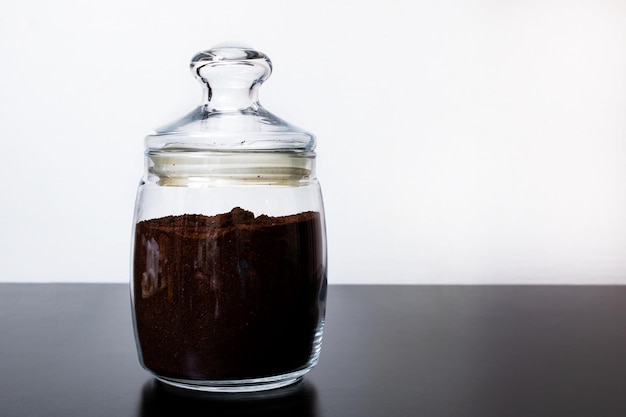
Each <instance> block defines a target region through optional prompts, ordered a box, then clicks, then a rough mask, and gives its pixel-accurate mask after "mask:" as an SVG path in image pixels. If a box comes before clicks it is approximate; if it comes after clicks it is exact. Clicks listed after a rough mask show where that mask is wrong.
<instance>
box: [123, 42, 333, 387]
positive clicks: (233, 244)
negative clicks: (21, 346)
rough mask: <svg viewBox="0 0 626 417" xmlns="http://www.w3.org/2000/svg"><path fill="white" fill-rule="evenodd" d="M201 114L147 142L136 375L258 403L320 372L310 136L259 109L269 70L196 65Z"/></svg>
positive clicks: (196, 61)
mask: <svg viewBox="0 0 626 417" xmlns="http://www.w3.org/2000/svg"><path fill="white" fill-rule="evenodd" d="M191 70H192V72H193V74H194V75H195V76H196V77H197V78H198V79H199V80H200V82H201V84H202V85H203V87H204V97H203V103H202V104H201V105H200V106H199V107H197V108H196V109H195V110H193V111H192V112H191V113H189V114H188V115H187V116H185V117H183V118H182V119H180V120H177V121H176V122H174V123H172V124H170V125H167V126H165V127H164V128H162V129H159V130H157V131H155V132H154V133H153V134H151V135H149V136H147V138H146V141H145V143H146V152H145V174H144V176H143V178H142V181H141V183H140V185H139V188H138V192H137V199H136V206H135V214H134V230H133V232H134V233H133V242H132V247H133V249H132V267H131V275H132V277H131V281H132V282H131V299H132V307H133V324H134V329H135V339H136V342H137V349H138V353H139V360H140V362H141V364H142V366H143V367H144V368H145V369H147V370H148V371H150V372H151V373H152V374H154V375H155V376H156V378H158V379H159V380H161V381H163V382H165V383H168V384H171V385H175V386H179V387H184V388H190V389H196V390H204V391H226V392H228V391H231V392H242V391H259V390H265V389H272V388H277V387H281V386H285V385H289V384H291V383H294V382H296V381H298V380H299V379H300V378H302V376H303V375H304V374H306V373H307V372H309V371H310V370H311V369H312V368H313V367H314V366H315V364H316V363H317V361H318V357H319V353H320V346H321V341H322V332H323V327H324V313H325V301H326V235H325V222H324V209H323V203H322V196H321V191H320V185H319V183H318V180H317V178H316V175H315V152H314V150H315V144H316V141H315V137H314V136H313V135H312V134H310V133H309V132H306V131H304V130H301V129H299V128H296V127H295V126H292V125H290V124H288V123H287V122H285V121H284V120H281V119H279V118H278V117H276V116H274V115H273V114H271V113H270V112H268V111H267V110H265V109H264V108H263V107H262V106H261V104H260V103H259V101H258V88H259V86H260V85H261V84H262V83H263V81H265V80H266V79H267V78H268V77H269V75H270V74H271V71H272V65H271V61H270V60H269V58H268V57H267V56H266V55H264V54H263V53H261V52H258V51H255V50H253V49H251V48H250V47H247V46H244V45H232V44H228V45H218V46H216V47H213V48H212V49H210V50H208V51H204V52H201V53H199V54H197V55H196V56H195V57H194V58H193V59H192V62H191Z"/></svg>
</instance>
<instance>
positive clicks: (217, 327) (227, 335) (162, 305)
mask: <svg viewBox="0 0 626 417" xmlns="http://www.w3.org/2000/svg"><path fill="white" fill-rule="evenodd" d="M322 233H323V230H322V224H321V217H320V213H318V212H304V213H299V214H295V215H290V216H281V217H269V216H265V215H262V216H258V217H255V216H254V214H253V213H251V212H249V211H246V210H243V209H241V208H235V209H233V210H232V211H231V212H230V213H224V214H219V215H215V216H204V215H197V214H185V215H181V216H168V217H163V218H158V219H151V220H146V221H142V222H139V223H138V224H137V225H136V228H135V243H134V246H135V249H134V262H133V270H134V271H133V273H134V277H133V280H134V282H133V300H134V319H135V329H136V335H137V340H138V344H139V350H140V357H141V361H142V363H143V364H144V366H145V367H146V368H147V369H149V370H152V371H153V372H155V373H156V374H158V375H161V376H166V377H168V376H169V377H172V378H184V379H206V380H224V379H246V378H257V377H264V376H270V375H278V374H283V373H287V372H291V371H295V370H299V369H302V368H304V367H306V366H307V364H308V362H309V360H310V358H311V356H312V353H313V351H314V350H315V349H316V348H317V346H314V345H315V343H314V339H315V338H316V332H317V331H318V328H319V324H320V320H321V319H322V318H323V314H324V303H325V289H326V268H325V259H324V253H323V250H324V243H323V235H322Z"/></svg>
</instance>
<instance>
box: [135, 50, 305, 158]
mask: <svg viewBox="0 0 626 417" xmlns="http://www.w3.org/2000/svg"><path fill="white" fill-rule="evenodd" d="M190 67H191V71H192V73H193V74H194V76H195V77H196V78H197V79H198V80H199V81H200V83H201V84H202V86H203V89H204V95H203V103H202V104H201V105H200V106H198V107H197V108H196V109H194V110H193V111H192V112H191V113H189V114H188V115H186V116H184V117H183V118H181V119H179V120H176V121H174V122H172V123H170V124H168V125H166V126H164V127H162V128H159V129H157V130H155V131H154V132H153V133H152V134H150V135H148V136H147V137H146V148H148V150H199V151H223V152H239V151H241V152H255V151H267V152H272V151H280V152H313V151H314V149H315V144H316V140H315V136H314V135H313V134H311V133H309V132H307V131H305V130H302V129H300V128H297V127H295V126H293V125H291V124H289V123H287V122H286V121H284V120H282V119H280V118H278V117H277V116H275V115H273V114H272V113H270V112H269V111H267V110H265V109H264V108H263V107H262V106H261V104H260V103H259V99H258V90H259V87H260V86H261V84H262V83H263V82H264V81H265V80H266V79H267V78H269V76H270V74H271V73H272V63H271V61H270V59H269V58H268V57H267V55H265V54H263V53H261V52H259V51H256V50H254V49H252V48H250V47H249V46H246V45H242V44H220V45H216V46H214V47H213V48H211V49H209V50H207V51H203V52H200V53H198V54H196V55H195V56H194V57H193V58H192V60H191V64H190Z"/></svg>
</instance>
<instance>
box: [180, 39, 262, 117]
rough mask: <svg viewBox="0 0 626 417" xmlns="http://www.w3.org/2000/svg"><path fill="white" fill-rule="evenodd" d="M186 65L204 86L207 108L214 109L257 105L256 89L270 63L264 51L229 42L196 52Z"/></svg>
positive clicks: (227, 109) (244, 107)
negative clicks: (188, 64) (188, 65)
mask: <svg viewBox="0 0 626 417" xmlns="http://www.w3.org/2000/svg"><path fill="white" fill-rule="evenodd" d="M190 67H191V71H192V72H193V74H194V76H195V77H196V78H197V79H198V80H199V81H200V82H201V83H202V84H203V85H204V104H205V105H208V108H207V110H208V111H218V112H222V111H223V112H228V111H239V110H243V109H246V108H252V109H253V110H255V109H256V108H258V106H259V104H258V103H259V101H258V88H259V86H260V85H261V84H262V83H263V81H265V80H266V79H267V78H269V76H270V74H271V73H272V62H271V61H270V59H269V58H268V57H267V56H266V55H265V54H263V53H261V52H258V51H256V50H254V49H252V48H251V47H249V46H247V45H244V44H233V43H225V44H219V45H216V46H214V47H213V48H211V49H209V50H206V51H203V52H200V53H198V54H196V55H195V56H194V57H193V58H192V60H191V64H190Z"/></svg>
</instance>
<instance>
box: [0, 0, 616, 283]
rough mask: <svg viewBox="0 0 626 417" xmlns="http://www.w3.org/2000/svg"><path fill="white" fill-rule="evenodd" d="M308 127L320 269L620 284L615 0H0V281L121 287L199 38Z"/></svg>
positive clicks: (351, 274) (406, 278) (275, 107)
mask: <svg viewBox="0 0 626 417" xmlns="http://www.w3.org/2000/svg"><path fill="white" fill-rule="evenodd" d="M231 40H234V41H241V42H245V43H247V44H250V45H252V46H253V47H255V48H257V49H259V50H261V51H263V52H265V53H266V54H268V55H269V56H270V58H271V59H272V61H273V64H274V72H273V75H272V77H271V78H270V79H269V80H268V81H267V82H266V83H265V84H264V86H263V87H262V89H261V92H260V99H261V102H262V104H263V105H264V106H265V107H266V108H267V109H268V110H270V111H271V112H273V113H275V114H277V115H278V116H280V117H282V118H284V119H286V120H288V121H290V122H292V123H294V124H296V125H298V126H300V127H302V128H305V129H307V130H310V131H313V132H314V133H316V135H317V136H318V141H319V142H318V143H319V146H318V149H317V150H318V161H319V163H318V175H319V178H320V181H321V183H322V187H323V191H324V198H325V204H326V214H327V227H328V242H329V281H330V282H331V283H474V284H486V283H498V284H511V283H540V284H551V283H572V284H593V283H620V284H626V2H624V1H609V0H586V1H583V0H567V1H566V0H562V1H557V0H524V1H517V0H499V1H498V0H465V1H451V0H447V1H446V0H443V1H425V0H418V1H415V0H406V1H404V0H385V1H382V0H376V1H363V0H361V1H336V0H333V1H330V0H318V1H310V2H298V1H278V0H266V1H238V0H229V1H206V0H204V1H190V0H177V1H155V0H134V1H129V0H107V1H79V0H55V1H46V0H2V1H1V2H0V138H1V141H2V142H1V144H2V148H1V157H2V158H1V163H0V167H1V168H0V170H1V171H0V174H1V176H2V177H1V178H2V182H1V191H0V193H1V194H0V195H1V197H0V198H1V200H0V202H1V204H0V222H1V223H0V226H1V229H0V230H1V232H0V281H38V282H40V281H44V282H47V281H71V282H82V281H84V282H127V280H128V271H129V257H130V247H129V246H130V235H131V227H132V213H133V205H134V198H135V191H136V186H137V183H138V181H139V178H140V176H141V174H142V170H143V166H142V165H143V157H142V152H143V138H144V136H145V135H146V134H147V133H148V132H149V131H150V130H151V129H153V128H154V127H157V126H160V125H163V124H164V123H166V122H169V121H171V120H172V119H175V118H178V117H179V116H181V115H183V114H185V113H187V112H188V111H189V110H191V109H192V108H193V107H195V106H196V105H197V104H199V101H200V98H201V94H200V88H199V85H198V84H197V83H196V81H195V80H194V79H193V77H192V76H191V75H190V72H189V71H188V63H189V60H190V58H191V57H192V56H193V55H194V54H195V53H196V52H198V51H201V50H203V49H208V48H209V47H211V46H213V45H214V44H217V43H220V42H224V41H231Z"/></svg>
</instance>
